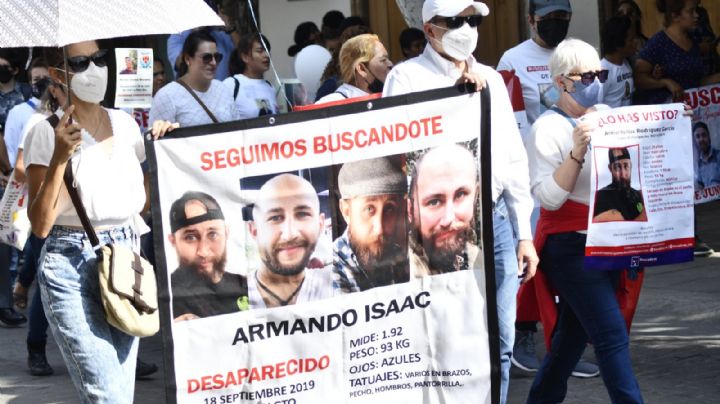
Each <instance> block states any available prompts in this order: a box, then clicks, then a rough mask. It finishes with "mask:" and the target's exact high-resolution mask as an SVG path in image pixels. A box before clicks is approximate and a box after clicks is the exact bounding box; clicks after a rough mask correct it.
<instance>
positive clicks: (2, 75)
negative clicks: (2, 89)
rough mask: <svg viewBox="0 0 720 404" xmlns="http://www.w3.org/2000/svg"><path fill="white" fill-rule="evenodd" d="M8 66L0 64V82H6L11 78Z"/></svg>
mask: <svg viewBox="0 0 720 404" xmlns="http://www.w3.org/2000/svg"><path fill="white" fill-rule="evenodd" d="M10 70H11V69H10V66H4V65H3V66H0V83H3V84H7V83H9V82H10V80H12V78H13V74H12V72H11V71H10Z"/></svg>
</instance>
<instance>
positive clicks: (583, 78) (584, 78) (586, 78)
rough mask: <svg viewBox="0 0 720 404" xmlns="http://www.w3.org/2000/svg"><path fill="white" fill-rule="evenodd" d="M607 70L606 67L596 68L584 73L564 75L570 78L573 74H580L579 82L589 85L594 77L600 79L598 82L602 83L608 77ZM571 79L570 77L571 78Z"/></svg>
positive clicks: (574, 74) (575, 74)
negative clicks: (593, 70)
mask: <svg viewBox="0 0 720 404" xmlns="http://www.w3.org/2000/svg"><path fill="white" fill-rule="evenodd" d="M608 75H609V72H608V70H607V69H603V70H598V71H595V72H585V73H569V74H566V75H565V77H567V78H570V77H573V76H580V82H581V83H583V84H585V85H586V86H589V85H590V84H592V82H593V81H595V77H597V78H598V80H600V83H604V82H606V81H607V79H608ZM571 80H572V79H571Z"/></svg>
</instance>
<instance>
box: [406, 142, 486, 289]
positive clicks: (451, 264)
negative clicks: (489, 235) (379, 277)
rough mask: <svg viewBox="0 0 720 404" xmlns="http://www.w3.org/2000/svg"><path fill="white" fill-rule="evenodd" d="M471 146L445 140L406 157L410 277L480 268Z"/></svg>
mask: <svg viewBox="0 0 720 404" xmlns="http://www.w3.org/2000/svg"><path fill="white" fill-rule="evenodd" d="M474 149H475V148H473V147H471V146H470V145H469V144H448V145H443V146H439V147H435V148H432V149H427V150H425V151H423V152H421V153H417V154H412V155H410V156H409V157H408V165H412V170H411V183H410V193H409V196H410V200H409V204H408V211H409V215H408V216H409V218H410V236H409V245H410V254H409V259H410V273H411V276H413V277H423V276H428V275H439V274H444V273H448V272H455V271H461V270H467V269H482V268H483V264H482V261H483V257H482V254H480V252H481V248H480V245H481V243H480V242H479V239H480V237H479V236H478V234H477V232H476V229H479V228H480V226H479V220H478V218H479V212H480V202H479V200H480V183H479V179H478V172H479V171H478V163H477V158H476V155H475V153H473V152H472V151H471V150H474Z"/></svg>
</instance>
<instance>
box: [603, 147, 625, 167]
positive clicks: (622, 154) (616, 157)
mask: <svg viewBox="0 0 720 404" xmlns="http://www.w3.org/2000/svg"><path fill="white" fill-rule="evenodd" d="M616 151H619V152H620V154H615V153H614V152H616ZM624 159H630V152H629V151H628V149H627V147H613V148H610V149H608V160H610V164H612V163H614V162H616V161H618V160H624Z"/></svg>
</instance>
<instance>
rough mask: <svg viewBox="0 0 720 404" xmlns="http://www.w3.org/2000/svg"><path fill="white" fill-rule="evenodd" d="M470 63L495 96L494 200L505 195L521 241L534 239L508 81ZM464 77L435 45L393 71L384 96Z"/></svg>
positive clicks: (526, 176)
mask: <svg viewBox="0 0 720 404" xmlns="http://www.w3.org/2000/svg"><path fill="white" fill-rule="evenodd" d="M467 63H468V66H469V69H470V70H472V71H473V72H476V73H477V74H479V75H480V76H482V77H484V78H485V79H486V80H487V85H488V86H489V88H490V94H492V95H491V96H492V100H491V102H492V109H491V114H492V117H491V122H492V128H491V132H490V137H491V138H492V142H491V144H492V150H491V152H492V157H493V158H492V159H491V161H492V189H493V190H492V197H493V200H497V199H498V198H500V196H501V195H502V197H503V199H504V200H505V203H506V204H507V207H508V212H509V214H510V221H511V222H512V224H513V229H514V230H515V234H516V235H517V237H518V239H519V240H532V231H531V227H530V215H531V213H532V210H533V205H534V203H533V200H532V196H531V195H530V185H529V184H530V179H529V174H528V165H527V155H526V154H525V147H524V146H523V142H522V139H521V137H520V131H519V130H518V127H517V123H516V120H515V114H514V113H513V108H512V105H511V104H510V97H509V96H508V93H507V89H506V87H505V82H504V81H503V79H502V77H501V76H500V73H498V72H496V71H495V70H493V69H492V68H491V67H488V66H485V65H483V64H481V63H478V62H477V61H475V59H474V58H473V57H472V56H470V57H469V58H468V60H467ZM460 76H461V72H460V71H459V70H458V69H457V67H456V66H455V64H453V63H451V62H450V61H448V60H446V59H445V58H443V57H442V56H440V55H439V54H438V53H437V52H436V51H435V50H434V49H433V48H432V46H426V47H425V51H423V53H422V54H421V55H420V56H418V57H416V58H412V59H410V60H408V61H406V62H404V63H401V64H399V65H397V66H395V68H394V69H392V70H391V71H390V73H389V74H388V76H387V79H385V87H384V89H383V96H391V95H398V94H406V93H410V92H416V91H425V90H430V89H434V88H442V87H450V86H453V85H455V82H456V81H457V80H458V79H459V78H460ZM478 135H479V134H478Z"/></svg>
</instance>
